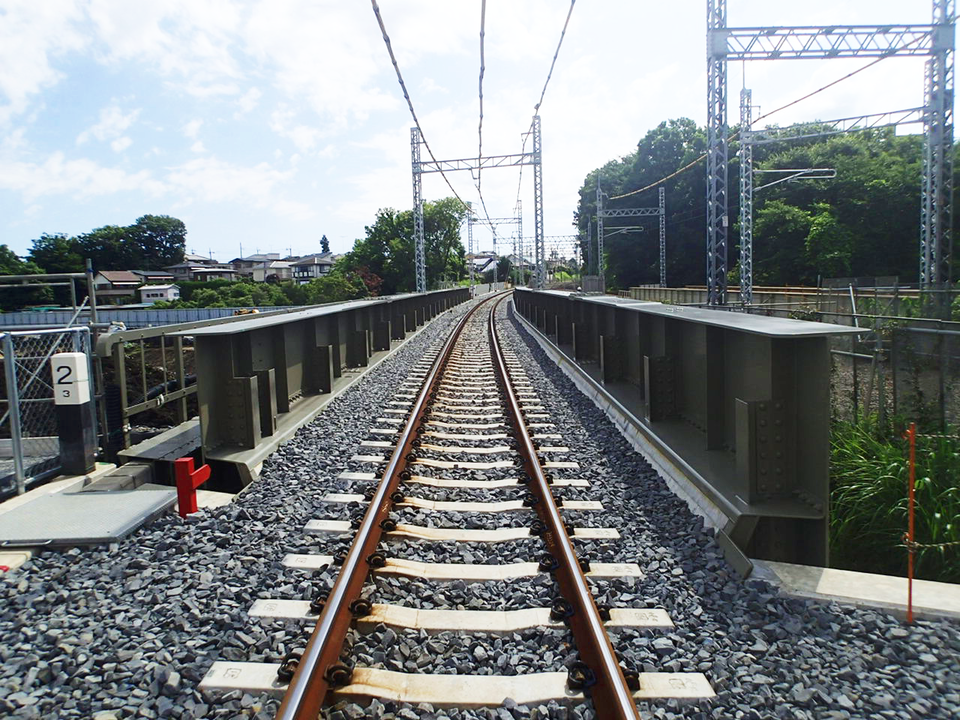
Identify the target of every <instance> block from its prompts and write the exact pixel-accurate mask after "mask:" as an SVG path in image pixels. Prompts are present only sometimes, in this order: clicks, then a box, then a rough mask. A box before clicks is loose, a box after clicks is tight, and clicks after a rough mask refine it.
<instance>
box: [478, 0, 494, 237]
mask: <svg viewBox="0 0 960 720" xmlns="http://www.w3.org/2000/svg"><path fill="white" fill-rule="evenodd" d="M486 22H487V0H483V2H482V3H481V4H480V82H479V91H480V122H479V124H478V125H477V140H478V148H477V158H478V160H483V74H484V72H485V70H486V64H485V62H484V53H483V44H484V39H485V37H486ZM482 165H483V163H482V162H480V163H478V167H477V177H476V178H475V180H474V185H476V187H477V195H479V196H480V207H481V208H483V215H484V217H485V218H486V219H487V225H488V226H489V227H490V230H491V231H492V232H493V245H494V247H496V245H497V228H496V226H495V225H493V224H492V223H491V222H490V213H489V212H488V211H487V201H486V200H485V199H484V197H483V189H482V187H481V184H480V183H481V173H482V172H483V168H482V167H481V166H482Z"/></svg>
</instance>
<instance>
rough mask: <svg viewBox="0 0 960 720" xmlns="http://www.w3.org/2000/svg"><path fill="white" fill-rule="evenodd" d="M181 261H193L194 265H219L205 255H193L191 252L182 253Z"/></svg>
mask: <svg viewBox="0 0 960 720" xmlns="http://www.w3.org/2000/svg"><path fill="white" fill-rule="evenodd" d="M183 262H185V263H193V264H194V265H219V264H220V263H218V262H217V261H216V260H214V259H213V258H209V257H207V256H206V255H194V254H193V253H184V254H183Z"/></svg>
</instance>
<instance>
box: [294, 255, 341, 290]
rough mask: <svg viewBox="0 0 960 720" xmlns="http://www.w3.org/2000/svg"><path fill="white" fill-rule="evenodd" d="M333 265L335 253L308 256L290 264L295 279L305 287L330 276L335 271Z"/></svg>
mask: <svg viewBox="0 0 960 720" xmlns="http://www.w3.org/2000/svg"><path fill="white" fill-rule="evenodd" d="M333 263H334V258H333V253H317V254H315V255H307V256H306V257H302V258H300V259H299V260H295V261H293V262H292V263H290V265H291V267H292V269H293V279H294V280H296V281H297V282H298V283H300V284H301V285H303V284H305V283H308V282H310V281H311V280H315V279H316V278H318V277H323V276H324V275H326V274H328V273H329V272H330V271H331V270H332V269H333Z"/></svg>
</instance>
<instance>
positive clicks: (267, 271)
mask: <svg viewBox="0 0 960 720" xmlns="http://www.w3.org/2000/svg"><path fill="white" fill-rule="evenodd" d="M251 277H252V278H253V281H254V282H280V281H281V280H289V279H291V278H292V277H293V268H292V267H291V265H290V263H288V262H284V261H283V260H273V261H272V262H263V263H260V264H259V265H254V266H253V270H252V273H251Z"/></svg>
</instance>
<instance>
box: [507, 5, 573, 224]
mask: <svg viewBox="0 0 960 720" xmlns="http://www.w3.org/2000/svg"><path fill="white" fill-rule="evenodd" d="M576 4H577V0H570V9H569V10H567V17H566V19H565V20H564V21H563V29H562V30H561V31H560V39H559V40H558V41H557V49H556V50H554V52H553V60H551V61H550V69H549V70H548V71H547V79H546V80H545V81H544V83H543V90H541V91H540V99H539V100H538V101H537V104H536V105H534V106H533V112H534V115H536V114H537V113H538V112H540V106H541V105H543V98H544V96H545V95H546V94H547V86H548V85H549V84H550V78H552V77H553V68H554V67H555V66H556V64H557V58H558V57H559V56H560V48H561V47H563V38H564V37H566V35H567V27H568V26H569V25H570V16H571V15H573V8H574V6H575V5H576ZM532 132H533V121H532V120H531V122H530V129H529V130H528V131H527V132H526V133H525V134H524V136H523V144H522V145H521V146H520V154H521V155H522V154H523V153H524V152H526V149H527V138H528V137H530V134H531V133H532ZM522 184H523V165H521V166H520V178H519V179H518V180H517V203H519V202H520V188H521V186H522ZM514 207H516V206H514Z"/></svg>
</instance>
